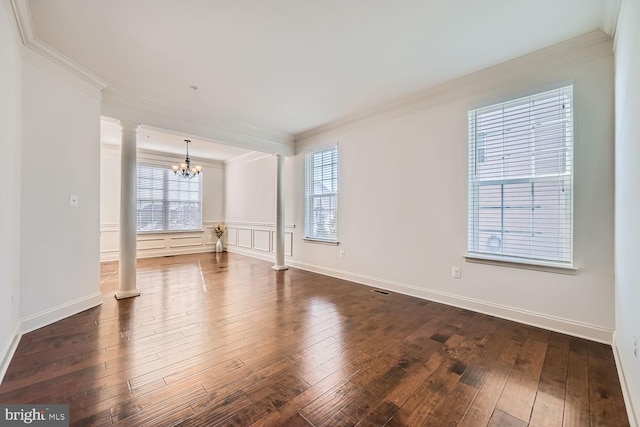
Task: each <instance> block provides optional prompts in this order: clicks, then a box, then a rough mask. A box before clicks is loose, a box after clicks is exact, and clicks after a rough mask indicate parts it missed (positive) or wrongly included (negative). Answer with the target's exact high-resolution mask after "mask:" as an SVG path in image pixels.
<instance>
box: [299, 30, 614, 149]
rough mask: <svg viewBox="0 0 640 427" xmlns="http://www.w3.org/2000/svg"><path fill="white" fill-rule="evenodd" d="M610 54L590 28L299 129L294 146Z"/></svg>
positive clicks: (604, 39) (538, 79)
mask: <svg viewBox="0 0 640 427" xmlns="http://www.w3.org/2000/svg"><path fill="white" fill-rule="evenodd" d="M612 55H613V48H612V39H611V37H610V36H609V35H607V34H605V33H604V32H602V31H601V30H596V31H591V32H589V33H586V34H583V35H581V36H578V37H575V38H573V39H570V40H567V41H565V42H562V43H559V44H556V45H553V46H550V47H547V48H543V49H540V50H537V51H535V52H532V53H529V54H526V55H523V56H520V57H518V58H515V59H512V60H510V61H506V62H502V63H500V64H497V65H494V66H491V67H488V68H485V69H483V70H479V71H476V72H474V73H471V74H467V75H466V76H462V77H459V78H456V79H453V80H449V81H447V82H445V83H442V84H440V85H437V86H433V87H431V88H429V89H426V90H424V91H421V92H418V93H416V94H413V95H411V96H409V97H405V98H402V99H399V100H397V101H395V102H391V103H388V104H384V105H382V106H378V107H377V108H373V109H370V110H365V111H362V112H360V113H357V114H354V115H351V116H348V117H345V118H344V119H341V120H338V121H335V122H332V123H328V124H326V125H323V126H320V127H317V128H314V129H310V130H308V131H305V132H301V133H299V134H296V135H295V138H296V149H297V151H298V152H302V151H303V150H304V149H305V148H304V146H305V143H306V140H308V139H310V138H312V137H315V136H317V135H323V137H332V138H334V137H336V135H335V134H334V133H335V132H336V131H344V130H346V129H351V128H354V127H359V126H363V125H365V124H367V123H372V122H375V121H380V120H384V119H388V118H393V117H398V116H401V115H404V114H409V113H412V112H416V111H419V110H423V109H425V108H429V107H433V106H436V105H441V104H443V103H446V102H447V101H449V100H451V99H456V98H460V97H465V98H470V97H473V96H475V95H478V94H481V93H484V92H486V90H487V89H486V88H488V87H492V86H496V87H498V86H499V87H503V88H505V90H506V89H508V88H509V86H510V85H512V84H514V82H519V81H522V78H523V76H530V77H531V80H532V81H533V83H534V84H535V85H536V86H546V85H549V84H550V83H553V82H548V81H545V78H546V77H545V73H548V72H551V71H557V70H562V69H566V68H567V67H570V66H573V65H575V64H579V63H582V62H587V61H592V60H594V59H598V58H603V57H606V56H612Z"/></svg>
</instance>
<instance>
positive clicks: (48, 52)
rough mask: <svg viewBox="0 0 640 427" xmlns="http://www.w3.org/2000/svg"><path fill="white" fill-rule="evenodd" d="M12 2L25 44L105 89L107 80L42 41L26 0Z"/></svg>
mask: <svg viewBox="0 0 640 427" xmlns="http://www.w3.org/2000/svg"><path fill="white" fill-rule="evenodd" d="M10 2H11V9H12V11H13V16H14V18H15V22H16V25H17V27H18V31H19V32H20V38H21V39H22V44H23V46H25V47H26V48H29V49H30V50H32V51H33V52H35V53H37V54H39V55H41V56H43V57H44V58H46V59H48V60H50V61H52V62H54V63H55V64H57V65H59V66H60V67H62V68H63V69H65V70H67V71H69V72H71V73H72V74H74V75H75V76H77V77H79V78H80V79H82V80H84V81H85V82H87V83H89V84H90V85H91V86H93V87H95V88H97V89H98V90H103V89H104V88H106V87H107V86H108V83H107V82H106V81H104V80H102V79H101V78H100V77H98V76H96V75H95V74H93V73H92V72H91V71H89V70H87V69H86V68H83V67H82V66H81V65H79V64H77V63H76V62H74V61H72V60H71V59H69V58H67V57H66V56H64V55H62V54H61V53H60V52H58V51H57V50H55V49H53V48H52V47H51V46H49V45H47V44H46V43H44V42H42V41H40V40H39V39H38V38H37V37H36V35H35V31H34V29H33V23H32V22H33V21H32V20H31V11H30V9H29V4H28V3H27V1H26V0H10Z"/></svg>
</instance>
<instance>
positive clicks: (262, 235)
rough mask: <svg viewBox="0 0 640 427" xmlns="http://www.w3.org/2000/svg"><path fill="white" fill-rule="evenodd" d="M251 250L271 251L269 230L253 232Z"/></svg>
mask: <svg viewBox="0 0 640 427" xmlns="http://www.w3.org/2000/svg"><path fill="white" fill-rule="evenodd" d="M253 249H255V250H257V251H264V252H269V251H271V232H270V231H269V230H253Z"/></svg>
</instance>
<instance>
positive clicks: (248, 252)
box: [225, 245, 290, 265]
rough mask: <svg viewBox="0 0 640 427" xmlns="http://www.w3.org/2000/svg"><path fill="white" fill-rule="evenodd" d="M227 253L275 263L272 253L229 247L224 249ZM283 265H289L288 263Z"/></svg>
mask: <svg viewBox="0 0 640 427" xmlns="http://www.w3.org/2000/svg"><path fill="white" fill-rule="evenodd" d="M225 249H226V250H227V252H232V253H234V254H239V255H245V256H248V257H251V258H257V259H261V260H264V261H269V262H275V260H276V256H275V254H274V253H273V252H258V251H254V250H253V249H243V248H241V247H239V246H232V245H229V246H227V247H226V248H225ZM285 264H287V265H290V264H289V263H288V262H285Z"/></svg>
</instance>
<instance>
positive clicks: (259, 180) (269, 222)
mask: <svg viewBox="0 0 640 427" xmlns="http://www.w3.org/2000/svg"><path fill="white" fill-rule="evenodd" d="M276 164H277V160H276V157H275V156H274V155H271V154H264V153H258V152H252V153H249V154H247V155H244V156H241V157H237V158H235V159H232V160H230V161H228V162H227V163H226V165H225V166H226V168H225V171H226V172H225V221H226V223H227V224H228V227H229V228H228V230H227V233H226V234H225V243H226V248H227V250H229V251H232V252H237V253H242V254H245V255H249V256H254V257H258V258H262V259H266V260H274V259H275V258H274V256H275V255H274V254H273V253H272V252H275V222H276ZM292 165H293V158H285V173H284V181H285V200H289V201H290V200H293V197H294V194H293V191H292V189H293V185H292V183H293V182H294V181H295V176H294V175H293V167H292ZM293 208H294V204H293V203H289V202H287V203H285V212H284V216H285V218H284V220H285V255H286V256H287V257H291V256H292V255H293V254H294V252H295V251H296V248H297V247H299V245H298V244H295V245H294V223H293V220H294V213H295V210H294V209H293Z"/></svg>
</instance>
